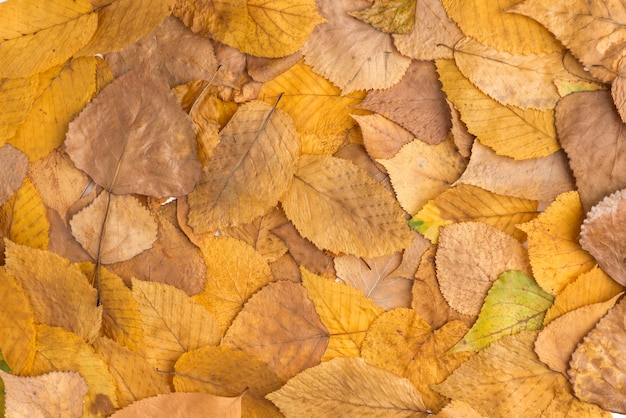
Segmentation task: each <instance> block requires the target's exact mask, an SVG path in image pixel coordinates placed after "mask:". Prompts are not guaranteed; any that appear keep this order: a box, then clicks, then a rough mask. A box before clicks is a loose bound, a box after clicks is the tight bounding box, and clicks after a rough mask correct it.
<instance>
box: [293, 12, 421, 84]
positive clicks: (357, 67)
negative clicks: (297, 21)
mask: <svg viewBox="0 0 626 418" xmlns="http://www.w3.org/2000/svg"><path fill="white" fill-rule="evenodd" d="M319 7H320V9H322V10H323V12H322V15H323V16H324V17H325V18H327V19H328V21H327V22H326V23H323V24H321V25H319V26H317V27H316V28H315V29H314V30H313V32H312V33H311V36H309V37H308V38H307V40H306V42H305V43H304V46H303V47H302V53H303V55H304V60H305V62H306V63H307V64H309V65H310V66H311V67H313V70H314V71H315V72H316V73H318V74H321V75H322V76H323V77H324V78H326V79H328V80H329V81H330V82H332V83H333V84H335V85H336V86H338V87H339V88H340V89H341V91H342V92H343V93H344V94H346V93H350V92H353V91H356V90H360V89H386V88H389V87H391V86H393V85H394V84H396V83H397V82H398V81H400V79H401V78H402V76H403V75H404V73H405V72H406V71H407V69H408V67H409V64H410V62H411V60H410V59H409V58H407V57H404V56H402V55H400V53H399V52H398V51H397V50H396V48H395V47H394V46H393V41H392V39H391V35H390V34H387V33H384V32H381V31H378V30H376V29H374V28H373V27H372V26H370V25H368V24H367V23H364V22H361V21H359V20H357V19H355V18H353V17H352V16H350V15H349V14H348V12H349V11H350V10H348V7H346V6H345V5H344V4H343V2H340V1H332V0H326V1H324V2H323V4H320V5H319ZM365 45H367V46H368V47H367V48H364V46H365Z"/></svg>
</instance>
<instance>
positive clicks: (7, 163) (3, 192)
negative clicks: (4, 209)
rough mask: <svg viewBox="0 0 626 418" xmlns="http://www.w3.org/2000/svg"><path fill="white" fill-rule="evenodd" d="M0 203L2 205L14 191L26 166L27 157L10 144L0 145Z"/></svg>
mask: <svg viewBox="0 0 626 418" xmlns="http://www.w3.org/2000/svg"><path fill="white" fill-rule="evenodd" d="M0 161H1V162H2V168H0V205H4V204H5V203H6V202H7V200H9V198H10V197H11V196H13V193H15V192H16V191H17V190H18V189H19V188H20V186H21V185H22V182H23V181H24V178H25V177H26V169H27V168H28V158H27V157H26V155H24V153H22V152H20V151H19V150H18V149H15V148H13V147H12V146H11V145H4V146H2V147H0Z"/></svg>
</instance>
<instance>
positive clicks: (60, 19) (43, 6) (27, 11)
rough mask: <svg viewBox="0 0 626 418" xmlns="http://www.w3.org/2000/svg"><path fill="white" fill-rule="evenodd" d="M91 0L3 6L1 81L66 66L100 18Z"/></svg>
mask: <svg viewBox="0 0 626 418" xmlns="http://www.w3.org/2000/svg"><path fill="white" fill-rule="evenodd" d="M91 11H92V7H91V3H90V2H89V1H88V0H77V1H75V0H55V1H51V2H46V3H41V2H39V1H37V0H11V1H10V2H4V3H3V4H2V5H0V62H2V63H3V64H2V66H1V67H0V78H5V77H8V78H17V77H28V76H30V75H33V74H36V73H39V72H42V71H44V70H46V69H48V68H50V67H54V66H56V65H60V64H62V63H63V62H64V61H66V60H67V59H68V58H70V57H71V56H72V55H74V53H75V52H76V51H77V50H78V49H80V48H81V47H82V46H83V45H85V44H86V43H87V42H88V41H89V39H91V36H92V35H93V34H94V31H95V30H96V26H97V24H98V18H97V16H96V14H95V13H90V12H91Z"/></svg>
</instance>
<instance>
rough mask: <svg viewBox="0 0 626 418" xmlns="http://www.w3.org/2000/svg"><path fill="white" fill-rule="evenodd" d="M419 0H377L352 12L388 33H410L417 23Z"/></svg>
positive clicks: (358, 17) (353, 14)
mask: <svg viewBox="0 0 626 418" xmlns="http://www.w3.org/2000/svg"><path fill="white" fill-rule="evenodd" d="M416 3H417V0H375V1H374V4H372V5H371V6H370V7H368V8H366V9H363V10H359V11H356V12H352V13H350V15H351V16H354V17H356V18H357V19H359V20H362V21H363V22H365V23H369V24H370V25H372V26H374V27H375V28H376V29H379V30H381V31H383V32H387V33H408V32H410V31H411V29H413V25H414V24H415V6H416Z"/></svg>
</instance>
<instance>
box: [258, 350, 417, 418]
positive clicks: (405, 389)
mask: <svg viewBox="0 0 626 418" xmlns="http://www.w3.org/2000/svg"><path fill="white" fill-rule="evenodd" d="M267 398H268V399H269V400H271V401H272V402H274V403H275V404H276V405H277V406H278V407H279V408H280V410H281V412H282V413H283V414H285V416H287V417H296V416H302V415H305V416H331V415H333V416H336V415H343V416H377V417H426V416H427V415H428V413H427V412H425V409H426V408H425V406H424V402H423V401H422V398H421V396H420V394H419V393H418V392H417V391H416V390H415V388H413V386H412V385H411V383H410V382H409V381H408V380H407V379H405V378H402V377H399V376H396V375H394V374H392V373H390V372H388V371H386V370H384V369H380V368H378V367H376V366H372V365H370V364H368V363H366V362H365V361H364V360H363V359H360V358H337V359H333V360H331V361H328V362H325V363H322V364H320V365H319V366H316V367H313V368H310V369H308V370H305V371H304V372H302V373H300V374H299V375H297V376H296V377H294V378H293V379H291V380H289V382H287V384H285V385H284V386H283V387H282V388H280V389H279V390H277V391H275V392H272V393H270V394H268V395H267Z"/></svg>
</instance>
